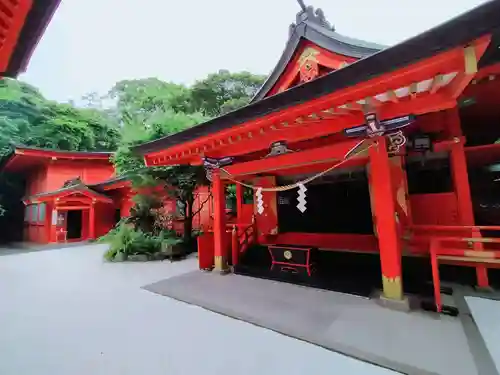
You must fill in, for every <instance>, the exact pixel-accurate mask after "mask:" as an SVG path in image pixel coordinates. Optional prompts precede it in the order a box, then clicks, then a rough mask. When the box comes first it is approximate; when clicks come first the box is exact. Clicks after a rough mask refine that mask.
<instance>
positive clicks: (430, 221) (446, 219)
mask: <svg viewBox="0 0 500 375" xmlns="http://www.w3.org/2000/svg"><path fill="white" fill-rule="evenodd" d="M410 206H411V213H412V217H413V224H415V225H419V224H420V225H422V224H427V225H459V220H458V219H459V216H458V206H457V198H456V195H455V193H438V194H418V195H410Z"/></svg>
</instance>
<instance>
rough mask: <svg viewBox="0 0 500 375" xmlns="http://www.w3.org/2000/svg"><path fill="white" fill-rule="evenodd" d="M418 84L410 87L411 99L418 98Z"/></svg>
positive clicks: (414, 83) (415, 83)
mask: <svg viewBox="0 0 500 375" xmlns="http://www.w3.org/2000/svg"><path fill="white" fill-rule="evenodd" d="M417 84H418V83H417V82H413V83H412V84H411V85H410V86H408V94H409V95H410V98H411V99H415V98H416V97H417V90H418V86H417Z"/></svg>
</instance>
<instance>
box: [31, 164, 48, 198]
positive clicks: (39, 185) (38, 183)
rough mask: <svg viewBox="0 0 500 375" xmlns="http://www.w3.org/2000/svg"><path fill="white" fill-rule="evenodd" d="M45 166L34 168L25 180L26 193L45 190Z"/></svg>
mask: <svg viewBox="0 0 500 375" xmlns="http://www.w3.org/2000/svg"><path fill="white" fill-rule="evenodd" d="M46 181H47V166H46V165H44V166H41V167H38V168H37V169H34V170H33V171H32V172H31V173H30V174H29V176H28V178H27V180H26V195H27V196H28V195H33V194H37V193H42V192H44V191H46V189H45V186H46Z"/></svg>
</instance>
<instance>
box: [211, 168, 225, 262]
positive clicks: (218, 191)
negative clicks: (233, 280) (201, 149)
mask: <svg viewBox="0 0 500 375" xmlns="http://www.w3.org/2000/svg"><path fill="white" fill-rule="evenodd" d="M212 196H213V200H214V270H215V271H219V272H226V271H227V254H226V253H227V244H226V197H225V194H224V184H223V183H222V181H221V178H220V173H219V171H213V173H212Z"/></svg>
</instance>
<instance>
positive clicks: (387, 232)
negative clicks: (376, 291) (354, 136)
mask: <svg viewBox="0 0 500 375" xmlns="http://www.w3.org/2000/svg"><path fill="white" fill-rule="evenodd" d="M377 141H378V145H376V146H373V147H371V148H370V151H369V154H370V194H371V195H372V205H373V209H374V211H375V212H373V216H374V219H375V230H376V234H377V237H378V243H379V250H380V262H381V266H382V284H383V292H384V297H385V298H388V299H394V300H401V299H403V287H402V283H401V278H402V271H401V244H400V240H399V237H398V228H397V223H396V207H395V201H396V197H395V192H394V189H393V188H392V185H391V166H390V164H389V163H390V161H389V156H388V154H387V145H386V140H385V138H384V137H378V138H377Z"/></svg>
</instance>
